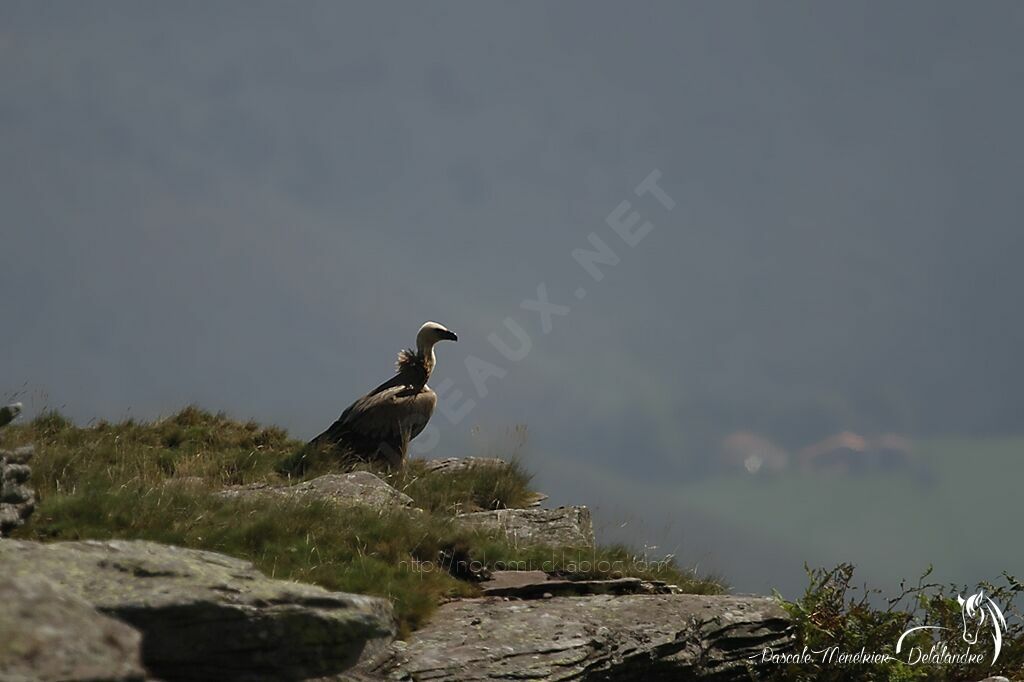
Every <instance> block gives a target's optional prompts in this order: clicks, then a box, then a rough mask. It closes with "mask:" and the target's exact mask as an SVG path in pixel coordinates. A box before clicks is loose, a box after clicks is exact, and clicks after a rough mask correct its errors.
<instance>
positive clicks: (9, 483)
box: [0, 403, 36, 537]
mask: <svg viewBox="0 0 1024 682" xmlns="http://www.w3.org/2000/svg"><path fill="white" fill-rule="evenodd" d="M20 413H21V403H15V404H14V405H7V406H6V407H2V408H0V427H3V426H6V425H7V424H9V423H10V422H11V420H12V419H14V418H15V417H17V416H18V415H19V414H20ZM33 453H34V450H33V449H32V446H26V447H21V448H17V449H16V450H0V537H4V536H5V535H9V534H10V533H11V531H13V530H14V529H15V528H18V527H19V526H21V525H22V524H24V523H25V521H26V520H27V519H28V517H29V516H31V514H32V512H33V511H35V508H36V494H35V491H34V490H33V489H32V488H31V487H30V485H29V479H31V477H32V470H31V469H30V468H29V466H28V461H29V460H30V459H31V458H32V455H33Z"/></svg>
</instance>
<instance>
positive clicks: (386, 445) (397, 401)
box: [311, 376, 437, 466]
mask: <svg viewBox="0 0 1024 682" xmlns="http://www.w3.org/2000/svg"><path fill="white" fill-rule="evenodd" d="M436 404H437V395H436V394H435V393H434V391H433V390H431V389H430V387H429V386H426V385H424V386H422V387H418V386H410V385H408V384H406V383H405V382H404V381H402V380H401V377H400V376H398V377H395V378H394V379H392V380H391V381H389V382H387V383H386V384H383V385H381V386H379V387H378V388H377V389H376V390H374V391H373V392H372V393H370V394H368V395H365V396H363V397H362V398H360V399H359V400H357V401H355V402H354V403H352V405H351V406H349V408H348V409H346V410H345V411H344V412H343V413H342V414H341V416H340V417H339V418H338V420H337V421H336V422H334V424H332V425H331V426H330V428H328V429H327V430H326V431H324V432H323V433H322V434H320V435H319V436H317V437H316V438H314V439H313V441H312V443H311V444H313V445H325V444H331V445H337V446H340V447H341V449H343V450H344V451H346V454H347V455H350V456H353V457H355V458H357V459H361V460H366V461H373V460H384V461H386V462H388V463H390V464H391V465H393V466H397V465H400V464H401V463H402V460H404V458H405V453H406V449H407V448H408V446H409V441H410V440H412V439H413V438H415V437H416V436H418V435H419V434H420V432H421V431H423V429H424V428H425V427H426V425H427V422H428V421H430V415H431V414H433V412H434V406H435V405H436Z"/></svg>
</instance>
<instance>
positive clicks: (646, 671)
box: [364, 595, 793, 681]
mask: <svg viewBox="0 0 1024 682" xmlns="http://www.w3.org/2000/svg"><path fill="white" fill-rule="evenodd" d="M792 644H793V634H792V631H791V625H790V621H789V619H788V618H787V616H786V614H785V612H784V611H783V610H782V609H781V608H780V607H779V606H778V604H776V603H775V601H774V600H772V599H767V598H763V597H736V596H699V595H631V596H630V595H626V596H609V595H601V596H591V597H555V598H552V599H544V600H541V601H507V600H502V599H476V600H463V601H458V602H452V603H449V604H445V605H444V606H442V607H441V608H440V609H439V611H438V613H437V614H435V616H434V618H433V619H432V621H431V623H430V624H428V625H427V626H426V627H425V628H423V629H421V630H418V631H416V632H415V633H413V635H412V636H411V637H410V639H409V640H408V642H396V643H395V644H394V645H393V646H392V647H391V649H390V650H389V651H388V652H387V654H386V655H384V656H382V657H380V658H378V659H377V660H376V661H374V662H372V663H368V664H366V665H365V667H364V674H365V675H366V676H367V677H368V678H371V677H372V676H378V677H385V678H387V679H393V680H417V681H420V680H634V679H635V680H640V679H642V680H691V679H692V680H705V679H707V680H710V679H715V680H733V679H735V680H747V679H750V677H751V675H756V674H757V673H758V670H757V668H756V667H755V666H757V665H758V663H757V661H758V660H759V658H758V657H759V655H760V654H761V652H762V651H763V649H764V648H765V647H772V648H773V649H774V650H775V651H776V652H779V651H785V650H787V649H789V648H790V647H791V646H792Z"/></svg>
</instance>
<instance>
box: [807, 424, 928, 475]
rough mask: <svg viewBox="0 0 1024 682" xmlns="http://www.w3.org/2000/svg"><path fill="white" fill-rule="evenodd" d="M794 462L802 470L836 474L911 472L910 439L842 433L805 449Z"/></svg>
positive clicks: (894, 435) (911, 448)
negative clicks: (867, 436)
mask: <svg viewBox="0 0 1024 682" xmlns="http://www.w3.org/2000/svg"><path fill="white" fill-rule="evenodd" d="M796 461H797V466H799V467H800V469H802V470H804V471H822V472H833V473H839V474H863V473H868V472H872V471H897V470H912V469H915V466H914V458H913V445H912V443H911V441H910V439H908V438H906V437H904V436H900V435H896V434H885V435H882V436H878V437H876V438H870V439H869V438H865V437H863V436H860V435H858V434H856V433H852V432H850V431H843V432H842V433H838V434H836V435H834V436H829V437H828V438H825V439H824V440H820V441H818V442H817V443H814V444H813V445H809V446H807V447H806V448H804V449H803V450H801V451H800V452H799V453H797V458H796Z"/></svg>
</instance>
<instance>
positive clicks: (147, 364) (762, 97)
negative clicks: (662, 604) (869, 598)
mask: <svg viewBox="0 0 1024 682" xmlns="http://www.w3.org/2000/svg"><path fill="white" fill-rule="evenodd" d="M1022 34H1024V6H1021V5H1019V4H1016V3H1011V2H989V3H983V4H974V5H963V4H959V3H934V2H909V3H900V4H898V5H890V4H888V3H881V2H875V3H857V4H838V3H831V4H817V3H810V2H807V3H803V2H788V3H773V4H770V5H767V4H760V3H753V2H743V3H714V4H712V3H667V2H666V3H655V2H645V3H639V4H635V3H634V4H629V5H627V4H624V3H619V4H610V3H594V2H587V3H582V2H565V3H548V4H540V3H518V4H512V3H504V4H499V3H481V2H465V3H456V2H445V3H432V4H412V3H386V2H385V3H358V4H357V3H330V2H319V3H318V2H303V3H290V4H284V3H255V2H245V3H242V2H221V3H216V4H208V3H199V2H184V3H153V2H117V3H115V2H93V3H70V2H46V3H39V2H12V1H10V0H8V1H6V2H4V3H3V4H2V5H0V206H2V207H3V211H2V214H0V216H2V218H0V220H2V224H3V232H2V237H0V291H2V297H0V320H2V321H3V334H2V337H0V338H2V341H0V349H2V351H3V356H4V358H5V360H4V362H3V363H0V396H5V397H9V398H11V397H13V398H18V399H20V400H23V401H24V402H25V403H26V408H27V409H28V411H29V412H30V413H36V412H39V411H40V410H43V409H46V408H56V409H59V410H61V411H62V412H64V413H65V414H67V415H68V416H70V417H72V418H73V419H75V420H76V421H77V422H78V423H80V424H85V423H88V422H89V421H90V420H96V419H109V420H116V419H122V418H125V417H129V416H131V417H136V418H154V417H158V416H160V415H166V414H170V413H172V412H174V411H176V410H178V409H179V408H181V407H182V406H183V405H185V404H187V403H197V404H199V405H201V406H203V407H205V408H208V409H212V410H224V411H226V412H228V413H229V414H230V415H232V416H235V417H239V418H243V419H248V418H255V419H258V420H261V421H265V422H271V423H275V424H278V425H280V426H283V427H286V428H287V429H288V430H289V431H290V433H291V434H292V435H293V436H294V437H297V438H302V439H305V438H309V437H312V436H313V435H315V434H316V433H318V432H319V431H320V430H322V429H323V428H324V427H326V426H327V425H328V424H329V423H330V422H331V421H333V420H334V419H335V418H336V417H337V415H338V414H339V413H340V412H341V410H342V409H343V408H344V407H346V406H347V405H348V404H349V403H350V402H351V401H352V400H353V399H355V398H356V397H358V396H359V395H361V394H363V393H364V392H366V391H367V390H369V389H371V388H372V387H374V386H376V385H377V384H379V383H380V382H382V381H383V380H385V379H387V378H388V377H390V376H391V372H392V364H393V361H394V354H395V353H396V352H397V351H398V350H399V349H400V348H402V347H405V346H408V345H411V344H412V343H413V339H414V335H415V332H416V329H417V328H418V326H419V325H420V324H421V323H422V322H423V321H425V320H428V319H432V320H437V321H439V322H441V323H443V324H445V325H447V326H449V327H450V328H452V329H453V330H455V331H457V332H458V333H459V337H460V342H459V343H458V344H446V345H443V346H440V347H439V348H438V356H439V361H438V368H437V371H436V373H435V377H434V379H433V380H432V382H431V383H432V385H434V386H435V387H437V386H439V385H441V384H442V383H443V382H445V380H448V381H450V382H451V383H450V384H445V386H447V387H449V395H451V393H450V391H451V390H458V391H461V393H462V395H463V399H462V401H460V402H464V401H465V399H473V400H475V403H476V405H475V407H474V408H473V409H472V411H471V413H470V414H469V415H468V416H467V417H466V418H465V419H463V420H461V421H459V422H458V423H453V420H450V419H447V418H446V417H445V416H444V415H442V414H441V413H440V412H437V413H435V417H434V421H433V424H434V425H435V426H436V427H437V431H438V434H439V436H440V440H439V442H438V444H437V446H436V447H434V448H431V449H430V452H428V453H425V456H430V457H441V456H464V455H471V454H487V453H488V452H499V451H502V450H503V449H504V448H506V444H503V443H504V442H505V441H506V440H514V436H509V435H507V434H508V432H509V430H510V429H511V428H512V427H513V426H514V425H516V424H525V425H527V427H528V431H529V437H528V440H527V443H526V445H525V446H524V447H523V448H522V450H521V453H520V454H521V457H522V459H523V461H524V463H525V464H526V465H527V467H528V468H529V469H531V470H532V471H534V472H536V474H537V478H536V481H537V485H538V487H539V489H541V490H543V491H545V492H547V493H549V494H551V496H552V499H551V502H553V503H555V504H588V505H590V506H591V507H592V508H593V509H594V511H595V518H596V522H597V525H598V535H599V538H600V539H602V540H606V541H611V540H626V541H629V542H631V543H633V544H634V545H636V546H637V547H645V546H646V547H648V548H649V549H650V551H651V552H652V553H653V554H655V555H661V554H664V553H666V552H670V553H675V554H677V555H678V557H679V559H680V561H681V562H682V563H684V564H698V565H699V566H700V567H701V569H702V570H704V569H707V570H716V571H719V572H720V573H721V574H722V575H724V577H725V578H726V580H728V581H729V582H731V583H732V584H733V585H734V587H735V588H736V589H737V590H740V591H760V592H763V591H766V590H768V589H771V588H772V587H778V588H780V589H782V590H783V591H784V593H787V595H788V596H792V594H793V593H794V592H795V591H796V590H798V589H800V587H801V586H802V585H803V584H804V579H803V573H802V565H803V563H804V561H807V562H809V563H810V564H811V565H812V566H814V565H827V564H830V563H834V562H836V561H840V560H851V561H853V562H854V563H856V564H857V565H858V567H859V570H860V572H861V577H863V578H865V579H868V580H871V581H872V582H873V583H874V584H876V585H877V586H878V587H881V588H883V589H887V590H892V589H894V588H895V586H896V584H897V582H898V580H899V579H900V578H903V577H907V578H913V577H916V576H917V575H919V574H920V573H921V571H923V570H924V569H925V568H926V567H927V566H928V565H929V564H934V565H935V567H936V575H937V576H939V577H940V578H942V579H948V580H955V581H958V582H970V583H972V584H973V583H975V582H977V581H979V580H987V579H994V578H996V577H997V576H998V574H999V572H1000V571H1002V570H1009V571H1011V572H1013V571H1014V570H1018V571H1019V569H1020V567H1021V566H1022V565H1024V549H1022V548H1020V547H1013V546H1012V545H1013V544H1014V543H1012V542H1007V541H1008V540H1009V538H1010V537H1013V536H1014V533H1015V532H1016V528H1015V527H1014V525H1013V524H1012V523H1011V522H1010V519H1011V518H1012V513H1013V510H1014V508H1015V506H1017V505H1015V504H1014V502H1015V500H1016V496H1017V495H1018V494H1019V492H1018V486H1017V482H1018V481H1019V480H1020V475H1021V474H1022V473H1024V459H1022V458H1021V455H1024V439H1022V438H1021V437H1022V436H1024V415H1022V405H1024V360H1022V358H1021V352H1020V349H1021V347H1022V342H1024V317H1022V316H1021V314H1020V309H1021V294H1022V291H1024V275H1022V273H1021V268H1020V258H1021V255H1020V254H1021V247H1022V246H1024V236H1022V235H1024V232H1022V229H1021V214H1022V210H1021V209H1022V204H1024V193H1022V191H1021V178H1022V177H1024V135H1022V134H1021V130H1020V121H1021V120H1024V87H1022V85H1024V46H1022V43H1021V41H1020V36H1021V35H1022ZM653 170H658V171H660V173H661V178H660V180H659V184H660V186H661V187H662V188H663V189H664V190H665V191H666V192H667V193H668V194H669V195H670V196H671V197H672V199H673V200H674V201H675V202H676V206H675V208H674V209H672V210H671V211H666V210H665V208H664V207H663V206H661V205H660V204H659V203H658V202H657V201H656V200H655V199H654V198H653V197H651V196H649V195H648V196H644V197H638V196H637V195H636V194H635V193H634V187H636V185H637V184H638V183H640V182H641V181H643V180H644V178H646V177H647V176H648V175H649V174H650V173H651V172H652V171H653ZM623 201H629V202H630V204H631V208H632V210H636V211H638V212H639V213H640V214H641V215H642V216H643V219H644V220H649V221H650V222H651V223H652V224H653V225H654V230H653V231H652V232H651V233H650V234H649V235H648V236H647V237H646V238H645V239H644V240H643V241H642V242H641V243H640V244H638V245H637V246H636V247H635V248H629V247H627V246H625V245H624V244H623V242H622V240H621V239H619V237H618V236H617V235H616V234H615V233H614V232H613V231H612V230H611V228H609V226H608V225H607V224H606V218H607V217H608V215H609V213H610V212H611V211H613V210H614V209H615V208H616V207H617V206H619V204H620V203H621V202H623ZM591 233H593V234H596V235H598V236H599V237H600V238H601V239H603V240H605V242H607V243H608V244H609V245H610V246H612V247H613V248H614V249H615V250H616V252H617V254H618V255H619V256H620V257H621V261H620V262H619V263H618V264H617V265H615V266H607V267H604V271H605V277H604V279H602V280H601V281H600V282H594V281H593V280H592V279H590V277H589V275H587V273H586V272H585V271H584V270H583V269H582V268H581V267H580V265H579V264H578V263H577V262H576V261H575V260H574V259H573V258H572V256H571V255H570V254H571V252H572V251H573V250H574V249H579V248H591V247H590V244H589V242H588V236H589V235H590V234H591ZM542 283H543V284H544V285H545V287H546V290H547V294H548V296H549V298H550V299H551V301H552V302H553V303H556V304H560V305H565V306H569V307H570V309H571V310H570V312H569V313H568V314H566V315H557V316H554V317H553V318H552V329H551V331H550V333H544V332H543V331H542V329H541V317H540V316H539V315H538V314H537V313H536V312H533V311H530V310H525V309H523V308H522V307H521V303H522V301H523V300H524V299H535V298H536V297H537V287H538V285H539V284H542ZM581 286H585V287H586V296H585V297H584V298H582V299H579V298H577V297H576V296H575V293H574V292H575V291H576V290H577V288H579V287H581ZM506 317H512V318H513V319H515V320H516V321H517V322H518V324H520V325H521V326H522V328H523V329H525V330H527V331H528V332H529V334H530V336H531V339H532V342H533V344H532V348H531V351H530V353H529V355H528V357H526V358H525V359H523V360H522V361H520V362H515V363H511V362H508V361H506V360H504V359H503V358H502V357H501V355H500V354H499V353H497V352H496V351H495V349H494V347H493V346H492V345H491V344H490V343H489V342H488V341H487V337H488V335H489V334H491V333H495V332H497V333H499V334H501V335H504V336H505V337H506V338H508V339H509V342H510V343H511V336H510V335H509V334H508V333H507V331H505V332H503V331H502V330H503V329H504V327H503V320H504V319H505V318H506ZM467 358H480V359H483V360H486V361H488V362H492V363H495V364H496V365H498V366H500V367H501V368H502V369H503V371H504V372H505V376H503V377H501V378H492V379H489V380H488V381H487V383H486V386H487V389H488V393H487V395H486V396H485V397H480V396H479V395H478V393H477V389H476V387H475V386H474V383H473V381H472V380H471V378H470V376H469V373H468V371H467V368H466V365H465V361H466V359H467ZM30 416H31V414H30ZM842 431H850V432H853V433H856V434H862V435H864V436H865V437H868V438H870V437H874V436H877V435H880V434H899V435H900V436H901V437H904V438H906V439H907V440H908V441H910V442H912V443H913V459H912V462H913V467H912V471H910V473H908V471H907V470H901V469H900V468H898V467H887V466H885V465H884V464H883V465H880V466H878V467H876V468H874V469H872V470H871V471H869V472H867V473H866V474H863V475H854V474H851V473H849V472H840V473H838V474H837V473H834V472H832V473H829V472H821V471H815V470H813V469H811V470H805V469H800V470H798V469H797V468H796V467H795V466H787V467H784V468H783V469H782V470H780V471H779V472H777V473H776V474H775V475H773V476H763V475H751V474H750V473H749V472H748V471H746V470H743V468H742V467H736V466H732V465H731V464H730V463H729V462H728V461H726V460H725V459H723V455H722V443H723V440H724V439H726V438H727V437H728V436H729V435H730V434H735V433H738V432H739V433H751V434H757V436H758V438H762V439H764V441H765V442H768V441H770V442H771V443H772V444H773V445H774V446H775V447H777V448H778V450H779V451H784V452H786V453H790V454H791V455H792V457H793V458H792V459H791V460H789V461H790V462H796V461H797V459H798V458H797V455H796V453H799V452H801V451H802V450H804V449H806V448H807V446H809V445H811V444H813V443H815V442H818V441H820V440H821V439H824V438H827V437H829V436H832V435H834V434H837V433H839V432H842ZM507 447H508V448H512V449H514V443H513V444H512V445H508V446H507Z"/></svg>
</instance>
